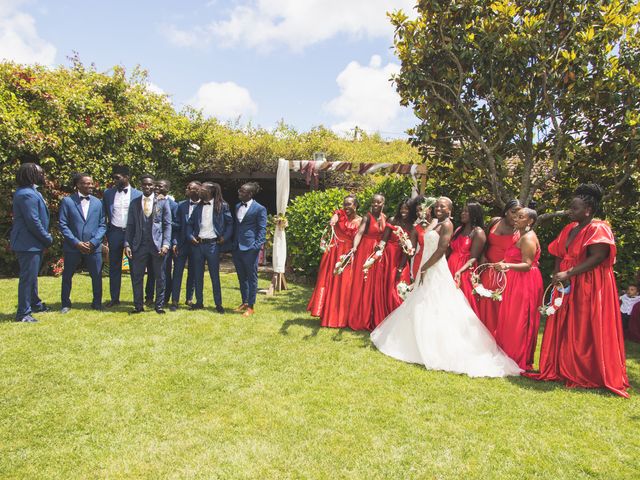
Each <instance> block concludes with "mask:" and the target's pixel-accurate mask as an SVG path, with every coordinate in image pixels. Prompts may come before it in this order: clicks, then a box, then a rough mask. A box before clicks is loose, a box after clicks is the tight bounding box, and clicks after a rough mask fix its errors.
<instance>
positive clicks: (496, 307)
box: [476, 222, 520, 336]
mask: <svg viewBox="0 0 640 480" xmlns="http://www.w3.org/2000/svg"><path fill="white" fill-rule="evenodd" d="M498 223H500V222H496V224H495V225H493V226H492V227H491V229H490V230H489V235H487V247H486V248H487V250H486V251H485V254H484V256H485V257H486V259H487V262H489V263H498V262H499V261H501V260H503V259H504V254H505V252H506V251H507V249H508V248H509V247H510V246H511V245H513V244H514V243H516V242H517V241H518V240H519V239H520V232H517V231H516V232H514V233H512V234H510V235H496V234H495V233H494V231H495V229H496V227H497V226H498ZM480 280H481V281H482V285H484V286H485V287H486V288H488V289H489V290H495V289H496V288H497V286H498V285H497V283H496V271H495V270H493V269H492V268H487V269H485V271H484V272H482V275H481V277H480ZM476 301H477V304H478V317H479V318H480V320H482V323H484V325H485V327H487V330H489V331H490V332H491V334H492V335H494V336H495V332H496V327H497V326H498V315H499V313H500V303H501V302H497V301H495V300H491V299H490V298H486V297H480V298H478V299H477V300H476Z"/></svg>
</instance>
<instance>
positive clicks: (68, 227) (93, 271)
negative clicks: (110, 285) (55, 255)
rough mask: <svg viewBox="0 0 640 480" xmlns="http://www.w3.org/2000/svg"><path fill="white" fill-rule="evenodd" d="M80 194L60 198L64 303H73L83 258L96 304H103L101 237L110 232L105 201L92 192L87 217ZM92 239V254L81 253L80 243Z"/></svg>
mask: <svg viewBox="0 0 640 480" xmlns="http://www.w3.org/2000/svg"><path fill="white" fill-rule="evenodd" d="M86 201H87V200H81V199H80V195H79V194H77V193H74V194H73V195H70V196H68V197H65V198H63V199H62V201H61V202H60V216H59V225H60V232H61V233H62V236H63V237H64V241H63V243H62V249H63V251H64V271H63V273H62V291H61V299H62V307H63V308H64V307H69V308H70V307H71V299H70V295H71V279H72V278H73V274H74V273H75V271H76V270H77V268H78V266H79V265H80V263H82V262H84V264H85V266H86V267H87V270H89V274H90V275H91V286H92V288H93V301H92V302H91V306H92V307H93V308H101V304H102V238H103V237H104V235H105V233H106V232H107V224H106V221H105V217H104V210H103V208H102V202H101V201H100V200H98V199H97V198H96V197H94V196H93V195H89V200H88V202H89V211H88V213H87V218H86V219H85V218H84V215H83V212H82V202H86ZM81 242H90V243H91V245H92V246H93V251H92V252H91V253H89V254H84V253H81V252H80V250H78V248H77V245H78V244H79V243H81Z"/></svg>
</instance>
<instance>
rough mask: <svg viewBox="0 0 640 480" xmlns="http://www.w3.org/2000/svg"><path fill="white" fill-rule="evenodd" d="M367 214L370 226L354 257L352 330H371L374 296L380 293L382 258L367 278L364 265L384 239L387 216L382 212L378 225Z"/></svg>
mask: <svg viewBox="0 0 640 480" xmlns="http://www.w3.org/2000/svg"><path fill="white" fill-rule="evenodd" d="M367 215H368V216H369V226H368V228H367V231H366V232H365V233H364V235H362V238H361V240H360V244H359V245H358V249H357V250H356V253H355V255H354V258H353V273H352V276H351V302H350V305H351V306H350V309H349V317H348V318H349V320H348V327H349V328H350V329H352V330H371V325H372V324H373V298H374V296H375V295H377V294H378V292H377V291H376V286H377V285H378V284H379V283H378V276H379V275H380V271H381V269H380V260H377V261H376V263H374V264H373V266H372V267H371V269H370V270H369V273H368V275H367V280H365V279H364V272H363V271H362V266H363V265H364V262H365V260H366V259H367V257H369V255H371V253H373V250H374V248H375V246H376V244H377V243H378V242H379V241H380V240H381V239H382V232H384V228H385V226H386V217H385V216H384V214H380V215H381V219H382V222H381V223H382V225H381V226H378V221H377V220H376V218H375V217H374V216H373V215H371V213H368V214H367ZM364 221H365V220H363V222H364Z"/></svg>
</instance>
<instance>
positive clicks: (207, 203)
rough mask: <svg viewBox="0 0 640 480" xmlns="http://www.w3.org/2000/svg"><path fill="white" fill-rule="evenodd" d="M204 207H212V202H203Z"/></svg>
mask: <svg viewBox="0 0 640 480" xmlns="http://www.w3.org/2000/svg"><path fill="white" fill-rule="evenodd" d="M194 205H195V204H194ZM202 205H211V202H202Z"/></svg>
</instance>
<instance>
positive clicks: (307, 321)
mask: <svg viewBox="0 0 640 480" xmlns="http://www.w3.org/2000/svg"><path fill="white" fill-rule="evenodd" d="M293 326H297V327H304V328H306V329H308V330H309V333H308V334H307V335H305V336H304V337H302V339H303V340H309V339H310V338H314V337H316V336H317V335H318V333H319V332H320V330H321V329H326V330H330V331H333V332H334V333H333V335H332V336H331V340H332V341H334V342H343V341H346V340H348V339H349V337H355V338H356V339H357V340H358V341H359V343H360V345H359V346H360V348H370V349H375V347H374V346H373V344H372V343H371V340H370V339H369V332H365V331H355V330H350V329H348V328H329V327H322V326H320V319H318V318H314V317H298V318H292V319H290V320H285V321H284V322H283V323H282V326H281V327H280V335H289V329H290V328H291V327H293ZM345 333H346V335H345Z"/></svg>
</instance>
